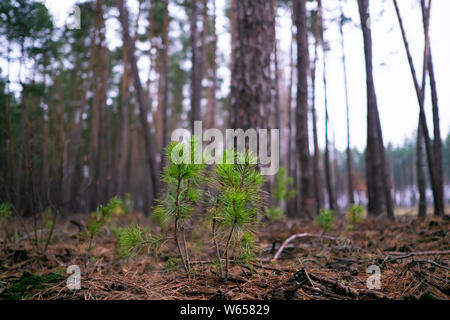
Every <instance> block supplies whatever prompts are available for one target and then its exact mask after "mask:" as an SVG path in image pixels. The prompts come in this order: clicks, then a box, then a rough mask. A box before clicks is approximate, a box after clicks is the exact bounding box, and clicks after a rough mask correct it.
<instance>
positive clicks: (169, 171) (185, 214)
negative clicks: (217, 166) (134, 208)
mask: <svg viewBox="0 0 450 320" xmlns="http://www.w3.org/2000/svg"><path fill="white" fill-rule="evenodd" d="M197 143H200V142H199V140H198V139H197V138H196V137H195V136H192V138H191V139H190V140H189V141H188V142H187V143H184V142H172V143H171V144H170V145H169V146H168V147H167V149H166V159H167V160H166V167H165V169H164V173H163V181H164V182H165V184H166V190H165V193H164V194H163V196H162V198H161V199H159V200H158V205H157V206H156V207H155V210H154V214H155V216H156V217H157V218H158V219H159V221H160V223H162V224H165V223H168V222H169V221H173V224H174V240H175V243H176V246H177V248H178V253H179V255H180V258H181V260H182V262H183V267H184V270H185V271H186V274H189V270H190V263H189V251H188V247H187V243H186V234H185V227H184V226H185V223H186V222H187V221H188V220H189V218H190V217H191V215H192V213H193V212H194V211H195V208H196V206H197V204H198V203H199V201H200V198H201V195H202V192H203V189H202V182H203V181H204V174H205V168H206V166H205V164H203V163H201V164H196V163H194V158H195V150H196V146H197ZM177 158H178V160H181V161H175V160H176V159H177Z"/></svg>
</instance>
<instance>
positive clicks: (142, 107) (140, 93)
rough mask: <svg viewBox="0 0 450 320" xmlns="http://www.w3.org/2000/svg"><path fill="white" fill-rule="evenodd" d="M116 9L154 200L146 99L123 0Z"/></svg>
mask: <svg viewBox="0 0 450 320" xmlns="http://www.w3.org/2000/svg"><path fill="white" fill-rule="evenodd" d="M116 4H117V7H118V9H119V12H120V23H121V25H122V36H123V42H124V47H125V50H127V54H128V58H129V59H130V60H129V61H130V66H131V74H132V76H133V81H134V89H135V91H136V98H137V102H138V105H139V119H140V122H141V126H142V131H143V138H144V142H145V153H146V162H147V165H148V168H149V171H150V178H151V184H152V196H153V199H152V201H153V200H155V199H156V198H157V196H158V194H159V179H158V178H159V175H158V172H157V171H158V170H157V167H156V161H155V158H154V151H155V149H154V147H153V141H152V134H151V129H150V125H149V122H148V120H147V115H148V113H149V102H148V98H147V97H146V96H145V94H144V90H143V89H142V84H141V80H140V78H139V70H138V68H137V64H136V57H135V55H134V51H135V47H134V44H133V42H132V41H131V39H130V33H129V28H128V11H127V9H126V8H125V6H124V1H123V0H116Z"/></svg>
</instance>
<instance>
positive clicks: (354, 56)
mask: <svg viewBox="0 0 450 320" xmlns="http://www.w3.org/2000/svg"><path fill="white" fill-rule="evenodd" d="M216 1H217V29H218V35H219V51H220V53H219V54H223V55H224V56H225V57H229V56H230V36H229V34H228V33H227V32H226V30H227V28H228V26H227V24H228V20H227V19H226V17H225V16H224V9H225V5H226V1H225V0H216ZM44 2H45V3H46V5H47V7H48V8H49V9H50V12H51V13H52V15H53V17H54V19H55V22H56V25H57V26H59V27H61V26H63V25H64V23H65V21H67V17H68V15H69V12H70V10H71V7H72V6H73V4H75V2H76V1H74V0H66V1H61V0H45V1H44ZM136 3H137V1H136V0H129V1H128V6H129V8H130V11H131V13H133V12H135V11H136V7H137V6H136ZM323 3H324V8H325V12H324V17H325V20H326V21H327V24H326V27H327V31H326V33H325V38H326V40H327V41H329V42H330V46H331V50H330V51H329V52H328V53H327V82H328V101H329V109H330V111H329V113H330V121H331V125H332V127H333V129H334V131H335V136H336V146H337V148H338V149H340V150H343V149H344V148H345V147H346V118H345V98H344V86H343V71H342V63H341V54H342V53H341V46H340V36H339V29H338V25H337V23H336V22H332V21H330V19H332V18H333V17H335V16H336V13H337V12H338V11H337V10H338V8H339V0H327V1H323ZM432 3H433V4H432V5H433V7H432V12H431V15H432V17H431V26H430V28H431V29H430V36H431V50H432V54H433V59H434V67H435V73H436V81H437V86H438V95H439V104H440V118H441V129H442V135H443V137H446V135H447V133H448V132H449V129H450V90H449V84H450V59H449V58H450V41H449V39H450V37H449V34H448V32H449V31H450V21H449V19H448V12H450V1H448V0H434V1H432ZM399 6H400V10H401V13H402V15H403V19H404V24H405V28H406V32H407V36H408V40H409V43H410V47H411V50H412V54H413V59H414V63H415V67H416V70H417V72H418V73H419V74H418V77H419V79H421V75H420V73H421V70H422V59H423V46H424V40H423V30H422V22H421V21H422V20H421V19H422V18H421V11H420V6H419V0H399ZM171 9H173V7H172V6H171V7H169V10H171ZM344 12H345V14H346V15H347V16H349V17H351V18H352V20H353V21H352V23H350V24H348V25H346V26H345V28H344V33H345V46H346V47H345V54H346V56H347V70H348V81H349V83H348V86H349V98H350V123H351V140H352V142H351V143H352V146H356V147H357V148H358V149H360V150H363V148H364V146H365V144H366V108H367V106H366V87H365V69H364V51H363V42H362V34H361V30H360V28H359V27H358V24H359V16H358V6H357V1H356V0H347V1H346V4H345V6H344ZM370 12H371V15H372V16H373V19H372V33H373V49H374V74H375V88H376V92H377V96H378V107H379V111H380V117H381V125H382V128H383V134H384V139H385V143H387V142H392V143H393V144H395V145H399V144H402V143H403V141H404V140H405V139H406V138H407V137H412V136H413V134H414V133H415V131H416V130H417V123H418V110H419V107H418V103H417V98H416V95H415V91H414V86H413V82H412V78H411V74H410V70H409V66H408V63H407V59H406V55H405V50H404V48H403V43H402V38H401V34H400V30H399V27H398V22H397V18H396V15H395V10H394V7H393V4H392V1H391V0H376V1H370ZM171 14H173V12H171ZM177 14H182V13H179V12H177ZM81 18H82V17H81ZM118 27H119V25H118V23H117V22H116V21H109V22H108V23H107V28H108V33H107V41H108V42H109V46H110V47H114V46H117V45H120V44H121V39H120V34H119V33H117V31H120V29H118ZM187 27H188V26H187ZM171 28H172V26H171ZM290 28H291V19H290V13H289V12H285V11H283V10H280V12H279V18H278V25H277V38H278V39H279V41H280V42H279V49H280V54H279V56H280V65H281V66H284V67H283V69H284V74H285V76H286V77H287V76H288V74H289V68H288V64H289V56H288V54H289V46H290V41H291V38H290ZM320 65H321V62H320V63H319V66H318V70H317V71H318V75H320V74H321V72H322V68H321V66H320ZM139 66H140V67H141V68H143V69H145V68H146V67H147V66H148V65H147V64H146V61H145V59H142V61H140V65H139ZM3 72H5V71H3ZM11 73H13V71H11ZM144 74H146V73H144ZM229 75H230V74H229V70H227V68H226V66H225V65H224V66H222V67H221V68H220V69H219V76H222V77H224V78H225V81H224V84H223V87H222V90H221V94H227V93H228V89H229V88H228V86H229ZM11 76H12V77H14V75H11ZM321 79H322V77H321V76H318V80H317V85H316V86H317V98H316V102H317V105H316V107H317V110H318V116H319V126H320V127H319V132H320V136H319V138H320V141H321V145H322V146H323V144H324V143H323V142H324V130H323V126H324V121H323V120H324V103H323V101H324V98H323V97H324V95H323V86H322V81H321ZM426 95H427V96H426V100H427V102H426V108H427V116H428V118H427V119H428V122H429V124H430V130H432V124H431V103H430V93H429V91H427V93H426Z"/></svg>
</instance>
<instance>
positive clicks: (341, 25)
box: [339, 0, 355, 205]
mask: <svg viewBox="0 0 450 320" xmlns="http://www.w3.org/2000/svg"><path fill="white" fill-rule="evenodd" d="M340 10H341V17H340V21H339V33H340V35H341V48H342V66H343V68H344V91H345V111H346V116H347V149H346V153H347V186H348V199H349V203H350V205H352V204H354V203H355V195H354V193H353V179H352V152H351V148H350V112H349V110H350V106H349V99H348V81H347V63H346V59H345V40H344V23H345V16H344V12H343V8H342V0H341V1H340Z"/></svg>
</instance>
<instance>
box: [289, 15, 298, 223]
mask: <svg viewBox="0 0 450 320" xmlns="http://www.w3.org/2000/svg"><path fill="white" fill-rule="evenodd" d="M291 17H292V19H291V20H292V27H291V44H290V50H289V87H288V101H287V108H288V123H289V124H288V133H289V136H288V140H287V143H288V174H289V176H290V177H293V178H294V187H295V185H296V184H297V174H296V170H295V168H296V165H295V164H296V162H297V157H296V156H295V149H294V148H295V143H294V141H295V139H294V137H293V128H292V127H293V119H292V118H293V116H292V91H293V90H292V88H293V86H294V67H295V63H294V42H295V34H294V28H293V23H294V19H293V9H291ZM296 203H297V199H295V198H294V199H291V200H289V202H288V204H287V211H288V212H287V213H288V216H289V217H294V216H295V213H296Z"/></svg>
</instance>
